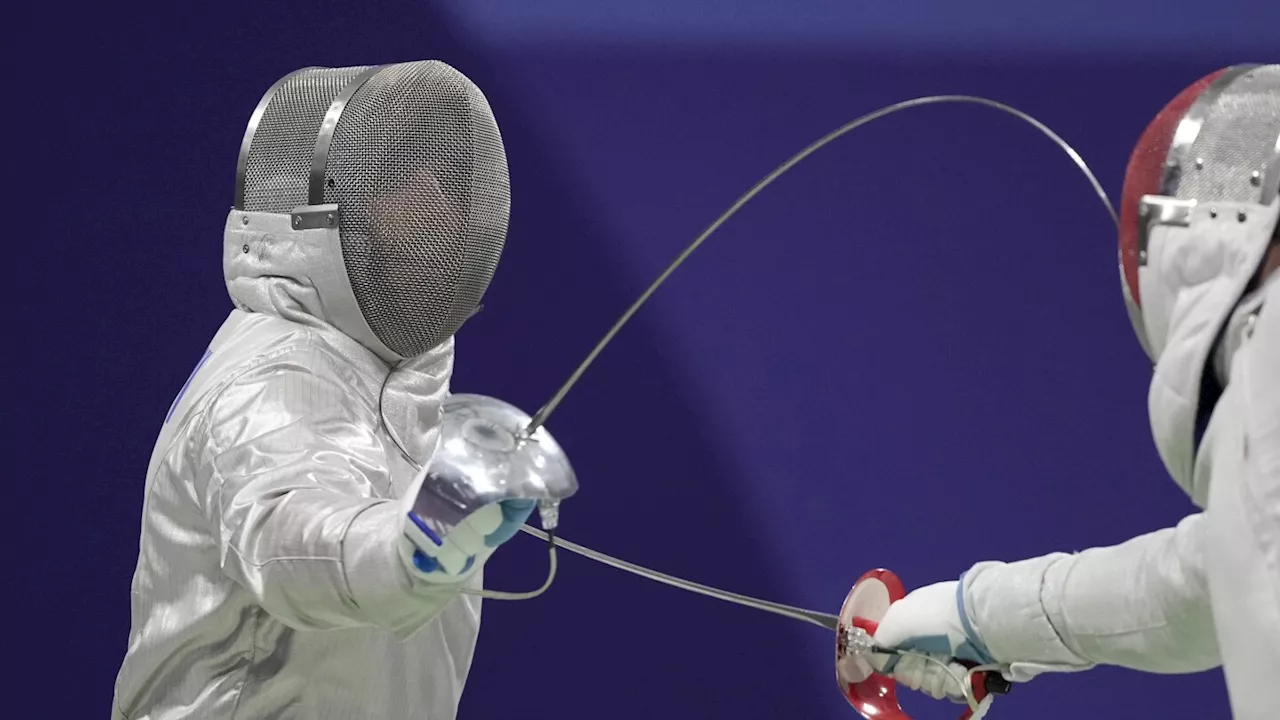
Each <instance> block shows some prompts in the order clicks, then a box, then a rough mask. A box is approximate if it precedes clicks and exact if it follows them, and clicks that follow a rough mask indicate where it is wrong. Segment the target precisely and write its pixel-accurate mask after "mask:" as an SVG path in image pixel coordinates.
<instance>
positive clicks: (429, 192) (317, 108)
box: [235, 60, 511, 359]
mask: <svg viewBox="0 0 1280 720" xmlns="http://www.w3.org/2000/svg"><path fill="white" fill-rule="evenodd" d="M510 208H511V194H510V184H509V181H508V177H507V161H506V154H505V153H504V151H503V147H502V137H501V135H500V134H499V132H498V126H497V123H496V122H495V121H494V118H493V113H492V111H491V110H490V108H489V103H488V101H487V100H486V99H485V97H484V94H483V93H481V92H480V89H479V88H477V87H476V86H475V84H474V83H472V82H471V81H470V80H468V79H467V78H466V77H465V76H464V75H463V74H462V73H460V72H458V71H457V70H455V69H454V68H452V67H450V66H448V65H446V64H445V63H442V62H439V61H434V60H431V61H423V62H410V63H401V64H395V65H382V66H372V67H348V68H305V69H302V70H299V71H297V72H294V73H292V74H290V75H287V76H285V77H284V78H282V79H281V80H280V81H278V82H277V83H276V84H275V85H274V86H273V87H272V88H271V89H270V90H268V91H267V93H266V95H265V96H264V97H263V98H262V101H261V102H260V103H259V104H258V107H257V108H256V109H255V110H254V112H253V115H252V117H251V118H250V121H249V127H248V129H247V130H246V132H245V136H244V142H243V144H242V146H241V149H240V158H239V164H238V167H237V172H236V197H235V210H240V211H246V212H250V213H252V212H264V213H277V214H288V215H290V216H291V225H292V228H293V229H294V230H296V231H300V232H306V231H311V230H327V231H329V232H321V233H310V234H309V235H308V237H314V238H316V242H326V243H332V244H333V245H334V246H335V247H332V248H325V249H324V251H325V252H331V253H333V254H334V257H335V261H336V260H337V259H338V258H340V260H341V262H340V266H342V268H343V272H344V273H345V276H346V284H349V289H350V295H351V296H352V297H353V298H354V301H355V305H356V306H358V313H351V314H350V315H351V317H349V318H347V321H346V322H345V323H344V322H343V319H342V317H341V314H338V315H339V317H337V318H335V317H329V318H326V319H327V320H329V321H330V322H332V323H333V324H334V325H335V326H337V327H338V329H339V330H342V331H343V332H344V333H346V334H347V335H350V336H352V337H354V338H356V339H357V340H361V341H362V342H364V343H365V344H366V345H374V346H375V347H374V348H373V349H374V350H375V352H378V354H380V355H382V356H384V357H387V356H393V359H394V357H399V358H409V357H413V356H415V355H419V354H421V353H423V352H426V351H427V350H430V349H431V348H433V347H435V346H436V345H438V344H440V343H441V342H443V341H445V340H446V339H448V338H449V337H450V336H452V335H453V333H454V332H455V331H456V330H457V329H458V328H459V326H461V325H462V323H463V322H464V321H465V320H466V319H467V318H468V317H470V316H471V315H472V314H473V313H474V312H475V310H476V308H477V307H478V306H479V303H480V299H481V297H482V296H483V295H484V292H485V290H486V289H487V288H488V286H489V281H490V280H491V279H492V277H493V272H494V270H495V268H496V267H497V264H498V260H499V258H500V257H501V255H502V248H503V243H504V242H505V239H506V234H507V219H508V216H509V214H510ZM335 264H339V263H336V262H335ZM345 289H346V288H343V290H345ZM344 324H345V325H348V326H350V325H361V327H344ZM378 345H381V347H376V346H378ZM388 351H389V352H388Z"/></svg>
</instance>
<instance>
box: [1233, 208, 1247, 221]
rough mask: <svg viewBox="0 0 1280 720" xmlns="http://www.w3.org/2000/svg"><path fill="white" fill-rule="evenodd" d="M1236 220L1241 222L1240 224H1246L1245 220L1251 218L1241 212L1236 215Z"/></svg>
mask: <svg viewBox="0 0 1280 720" xmlns="http://www.w3.org/2000/svg"><path fill="white" fill-rule="evenodd" d="M1236 219H1237V220H1239V221H1240V222H1244V221H1245V220H1248V219H1249V216H1248V215H1245V214H1244V211H1243V210H1241V211H1240V212H1239V213H1236Z"/></svg>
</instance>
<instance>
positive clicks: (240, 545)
mask: <svg viewBox="0 0 1280 720" xmlns="http://www.w3.org/2000/svg"><path fill="white" fill-rule="evenodd" d="M358 382H359V378H355V377H344V375H343V374H342V372H341V370H340V369H339V368H336V367H334V366H333V365H332V364H331V363H330V361H329V360H328V358H327V357H326V356H325V355H324V354H323V353H319V352H316V351H307V350H301V351H295V352H293V353H290V354H286V355H285V356H284V357H280V358H275V359H272V360H269V361H267V362H264V363H261V364H259V365H258V366H256V367H255V368H253V369H251V370H249V371H248V372H246V373H244V374H243V375H241V376H240V377H238V378H237V379H236V380H235V381H234V382H232V383H231V384H230V385H229V386H228V387H226V388H225V389H223V390H222V391H221V392H220V393H219V394H218V396H217V398H216V399H215V400H214V401H213V403H212V404H211V406H210V409H209V411H208V416H207V419H208V436H207V437H208V446H207V448H206V452H207V453H208V454H207V455H206V460H207V461H208V462H206V463H205V466H206V467H207V468H209V473H210V475H209V477H208V479H207V482H206V483H205V487H204V492H203V503H204V508H203V509H204V511H205V515H206V517H207V519H208V522H209V523H210V525H211V527H212V528H213V529H214V534H215V536H216V540H217V549H218V552H219V556H220V561H221V566H222V570H223V571H224V572H225V573H226V574H227V575H228V576H230V577H231V578H232V579H233V580H235V581H236V582H237V583H238V584H239V585H241V586H242V587H243V588H244V589H245V590H247V591H248V592H249V593H251V594H252V595H253V597H254V598H255V600H256V601H257V602H258V604H260V605H261V606H262V607H263V608H265V609H266V610H267V611H268V612H269V613H271V615H272V616H274V617H275V618H276V619H278V620H279V621H280V622H282V623H284V624H286V625H288V626H290V627H293V628H296V629H304V630H305V629H314V630H323V629H332V628H342V627H352V626H377V627H382V628H385V629H387V630H391V631H393V632H395V633H397V634H398V635H400V636H402V637H407V636H408V635H410V634H412V633H413V632H414V631H415V630H417V629H418V628H419V627H421V626H422V625H424V624H426V623H427V622H428V621H430V620H431V619H432V618H434V617H435V616H436V615H437V614H438V613H439V612H440V611H441V610H443V609H444V606H445V605H446V604H448V602H449V601H451V600H452V599H453V598H454V597H455V596H456V595H457V588H456V587H452V586H448V585H438V584H429V583H423V582H421V581H420V580H417V579H416V578H414V577H413V576H412V575H410V574H409V572H408V569H407V568H406V567H405V565H404V563H403V561H402V560H401V559H400V557H399V554H398V545H397V543H398V542H399V537H400V533H401V518H400V517H399V513H398V509H397V506H396V503H395V502H393V501H392V491H391V487H392V485H391V471H390V468H389V467H388V466H387V459H386V458H387V454H386V452H385V451H384V447H383V444H382V441H381V439H380V437H379V436H378V434H377V432H376V428H377V427H378V421H377V408H376V407H373V404H374V403H372V402H370V401H369V400H368V399H366V398H365V397H363V396H362V395H361V394H359V393H358V392H353V391H352V389H351V387H352V383H358Z"/></svg>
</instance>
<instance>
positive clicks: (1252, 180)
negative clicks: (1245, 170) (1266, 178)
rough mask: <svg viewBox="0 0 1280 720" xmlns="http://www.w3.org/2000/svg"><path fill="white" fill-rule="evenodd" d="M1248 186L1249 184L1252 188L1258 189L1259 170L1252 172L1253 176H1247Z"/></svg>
mask: <svg viewBox="0 0 1280 720" xmlns="http://www.w3.org/2000/svg"><path fill="white" fill-rule="evenodd" d="M1249 184H1250V185H1252V186H1254V187H1258V186H1259V185H1261V184H1262V171H1260V170H1254V171H1253V174H1252V175H1250V176H1249Z"/></svg>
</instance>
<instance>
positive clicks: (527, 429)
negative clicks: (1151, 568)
mask: <svg viewBox="0 0 1280 720" xmlns="http://www.w3.org/2000/svg"><path fill="white" fill-rule="evenodd" d="M941 104H969V105H979V106H983V107H988V108H992V109H995V110H998V111H1000V112H1003V113H1006V114H1008V115H1012V116H1013V117H1015V118H1018V119H1020V120H1022V121H1024V122H1026V123H1028V124H1029V125H1031V126H1032V127H1034V128H1035V129H1036V130H1039V131H1040V132H1041V133H1042V134H1043V135H1045V136H1046V137H1048V138H1049V139H1050V140H1051V141H1053V142H1054V143H1055V144H1056V145H1057V146H1058V147H1059V148H1060V149H1061V150H1062V151H1063V152H1065V153H1066V154H1067V156H1068V157H1069V158H1070V159H1071V161H1072V162H1073V163H1074V164H1075V165H1076V167H1077V168H1079V170H1080V171H1081V172H1082V173H1083V174H1084V175H1085V177H1086V178H1087V179H1088V181H1089V184H1090V185H1091V186H1092V188H1093V191H1094V193H1095V194H1096V195H1097V197H1098V199H1099V200H1100V201H1101V202H1102V204H1103V206H1104V208H1105V209H1106V210H1107V212H1108V214H1109V215H1110V217H1111V219H1112V222H1114V223H1116V224H1117V225H1119V215H1118V214H1117V212H1116V210H1115V208H1114V207H1113V206H1112V204H1111V201H1110V199H1109V198H1108V197H1107V193H1106V191H1105V190H1104V189H1103V188H1102V185H1101V183H1099V182H1098V179H1097V177H1096V176H1095V175H1094V173H1093V171H1092V170H1090V168H1089V166H1088V164H1087V163H1086V162H1085V161H1084V158H1082V157H1081V156H1080V154H1079V153H1078V152H1076V150H1075V149H1074V148H1072V147H1071V145H1070V144H1068V143H1067V142H1066V141H1065V140H1064V139H1063V138H1062V137H1060V136H1059V135H1058V134H1057V133H1055V132H1054V131H1053V130H1052V129H1050V128H1049V127H1048V126H1047V125H1045V124H1044V123H1042V122H1040V121H1039V120H1037V119H1035V118H1034V117H1032V116H1031V115H1029V114H1027V113H1025V112H1023V111H1021V110H1018V109H1017V108H1014V107H1012V106H1009V105H1006V104H1004V103H1001V102H998V101H996V100H991V99H988V98H984V97H979V96H973V95H931V96H926V97H919V98H914V99H911V100H906V101H903V102H899V103H895V104H892V105H888V106H885V107H882V108H880V109H878V110H875V111H873V112H870V113H867V114H865V115H862V116H860V117H857V118H855V119H853V120H851V121H849V122H847V123H845V124H843V125H841V126H840V127H838V128H836V129H835V130H832V131H831V132H829V133H827V134H826V135H824V136H822V137H821V138H819V139H817V140H815V141H814V142H812V143H811V144H809V145H808V146H807V147H805V148H804V149H803V150H801V151H800V152H798V153H796V154H795V155H793V156H791V157H790V158H788V159H787V160H786V161H785V162H783V163H782V164H781V165H779V166H777V167H776V168H774V169H773V170H772V171H771V172H770V173H769V174H767V175H765V176H764V177H763V178H761V179H760V180H759V181H758V182H756V183H755V185H753V186H752V187H751V188H750V189H749V190H747V191H746V192H745V193H744V194H743V195H742V196H741V197H739V198H738V199H737V200H736V201H735V202H734V203H733V204H732V205H730V206H729V208H728V209H726V210H725V211H724V212H723V213H721V214H720V215H719V217H717V218H716V219H715V221H714V222H712V223H711V224H710V225H709V226H707V227H706V229H704V230H703V231H702V232H701V233H700V234H699V235H698V236H697V237H695V238H694V239H693V241H692V242H690V243H689V244H688V245H687V246H685V248H684V249H683V250H682V251H681V252H680V253H679V254H678V255H677V256H676V257H675V259H674V260H672V261H671V263H670V264H669V265H667V267H666V268H665V269H664V270H663V271H662V273H660V274H659V275H658V276H657V278H655V279H654V280H653V282H652V283H650V284H649V286H648V287H647V288H645V290H644V292H642V293H641V294H640V296H639V297H638V298H636V300H635V301H634V302H633V303H632V304H631V305H630V306H629V307H628V308H627V309H626V310H625V311H624V312H623V313H622V315H621V317H619V318H618V320H617V321H616V322H614V323H613V325H612V326H611V327H610V328H609V330H608V331H607V332H606V333H605V334H604V336H603V337H602V338H601V339H600V341H599V342H597V343H596V345H595V346H594V347H593V348H592V349H591V351H590V352H589V353H588V354H587V356H586V358H584V359H583V360H582V362H581V363H579V365H578V366H577V367H576V368H575V369H574V371H573V372H572V373H571V374H570V375H569V377H568V379H567V380H566V381H565V382H564V383H563V384H562V385H560V387H559V388H558V389H557V390H556V392H555V393H554V394H553V395H552V396H551V398H550V399H549V400H548V401H547V402H546V403H545V404H543V405H542V406H541V407H540V408H539V409H538V411H537V412H536V413H535V414H534V415H533V416H532V417H530V416H529V415H527V414H525V413H524V412H523V411H522V410H520V409H519V408H516V407H515V406H513V405H510V404H509V403H506V402H503V401H501V400H497V399H495V398H491V397H487V396H483V395H461V394H460V395H454V396H452V397H451V398H450V399H449V400H448V401H446V403H445V406H444V422H443V427H442V429H441V438H442V439H441V444H440V451H438V452H437V453H436V454H435V455H434V456H432V459H431V461H430V463H429V465H428V467H427V468H426V469H425V473H424V477H423V484H422V489H423V490H424V491H427V492H429V493H432V494H435V495H437V496H440V497H444V498H451V499H455V500H457V499H459V498H461V502H460V503H459V504H461V505H466V506H473V507H479V506H482V505H484V504H487V503H492V502H497V501H501V500H509V499H526V500H534V501H536V502H537V504H538V515H539V523H540V525H541V526H542V529H541V530H539V529H537V528H535V527H533V526H531V525H527V524H526V525H524V526H523V527H522V528H521V529H522V530H523V531H524V532H525V533H527V534H529V535H532V536H534V537H537V538H540V539H542V540H544V541H546V542H547V548H548V554H549V556H550V566H549V570H548V575H547V578H546V580H545V582H544V583H543V584H542V586H541V587H539V588H538V589H536V590H533V591H530V592H523V593H511V592H500V591H494V590H470V589H467V590H464V591H463V592H466V593H469V594H475V595H480V596H482V597H485V598H490V599H495V600H527V599H530V598H534V597H537V596H539V595H541V594H542V593H544V592H545V591H546V590H547V589H548V588H549V587H550V586H551V584H552V582H553V580H554V577H555V573H556V569H557V563H556V549H557V547H561V548H564V549H566V550H568V551H570V552H572V553H574V554H577V555H580V556H582V557H586V558H589V559H591V560H593V561H596V562H600V563H603V564H605V565H608V566H610V567H614V568H617V569H620V570H623V571H625V572H629V573H632V574H634V575H637V576H640V577H643V578H646V579H648V580H652V581H655V582H659V583H662V584H665V585H669V586H671V587H676V588H679V589H681V590H685V591H687V592H692V593H696V594H699V595H703V596H705V597H710V598H714V599H717V600H721V601H724V602H729V603H733V604H736V605H740V606H743V607H748V608H752V609H755V610H759V611H762V612H768V613H771V614H774V615H780V616H783V617H788V618H791V619H793V620H798V621H801V622H805V623H808V624H811V625H816V626H818V627H822V628H824V629H826V630H828V631H834V633H835V634H836V642H837V668H838V671H837V676H838V679H839V681H840V682H841V689H842V691H843V692H844V693H845V696H846V698H847V699H849V701H850V703H851V704H853V705H854V707H855V708H857V709H858V710H859V712H862V713H863V714H864V715H866V716H868V717H871V716H873V715H874V714H875V713H876V712H881V711H883V710H884V708H882V707H879V706H877V705H875V704H874V703H873V704H872V705H867V704H866V698H861V696H860V695H859V694H858V693H859V692H863V691H866V692H871V693H872V694H873V695H874V694H875V693H877V692H879V693H880V694H879V696H878V697H879V698H880V700H876V701H875V702H882V701H883V698H884V696H885V695H886V693H885V692H882V691H883V687H882V686H880V685H874V686H872V685H866V683H875V682H884V681H887V682H889V683H892V681H891V680H889V679H887V678H884V676H881V675H878V674H876V673H874V671H873V670H872V669H870V667H871V666H870V665H869V662H870V661H869V658H871V657H873V656H874V655H876V654H904V653H902V652H899V651H895V650H887V649H885V648H878V647H876V646H875V644H874V642H873V641H872V640H871V635H872V634H873V632H869V631H868V630H867V629H866V627H864V626H863V625H865V624H866V622H870V621H874V620H877V619H878V618H869V617H868V615H869V614H871V615H874V614H876V613H877V612H878V613H879V615H883V612H884V611H885V610H886V609H887V607H888V604H889V603H891V602H892V601H893V600H895V599H896V598H892V597H889V595H892V593H889V594H886V595H885V600H884V602H883V603H881V604H880V605H878V606H875V607H874V608H872V610H874V612H870V611H868V610H867V608H860V609H858V612H857V613H856V614H853V615H849V616H848V617H845V616H844V615H845V613H844V612H843V611H842V615H840V616H837V615H832V614H829V613H823V612H819V611H816V610H810V609H806V608H800V607H794V606H790V605H783V604H781V603H776V602H772V601H769V600H763V599H759V598H754V597H750V596H747V595H742V594H739V593H734V592H730V591H727V590H722V589H719V588H714V587H711V586H709V585H703V584H701V583H696V582H693V581H691V580H686V579H683V578H679V577H675V576H673V575H668V574H666V573H662V572H659V571H657V570H653V569H650V568H646V567H644V566H641V565H637V564H635V563H631V562H628V561H626V560H622V559H619V558H616V557H613V556H610V555H607V554H605V553H602V552H599V551H597V550H593V549H591V548H589V547H586V546H584V545H580V544H577V543H573V542H570V541H568V540H565V539H563V538H560V537H558V536H557V530H558V527H559V523H560V508H561V504H562V502H563V501H564V500H566V499H568V498H569V497H572V496H573V495H574V493H576V492H577V489H578V480H577V477H576V475H575V474H574V471H573V468H572V466H571V465H570V464H569V461H568V458H567V457H566V455H565V453H564V451H563V450H562V449H561V448H560V446H559V445H558V444H557V443H556V442H555V440H554V438H552V436H551V435H550V433H549V432H547V430H546V427H545V425H546V423H547V421H548V420H549V419H550V418H551V416H552V415H553V414H554V413H555V411H556V410H557V409H558V408H559V407H560V404H561V403H562V402H563V401H564V399H565V397H566V396H567V395H568V394H569V391H570V390H572V389H573V387H574V386H575V385H576V384H577V382H578V381H579V380H580V379H581V378H582V376H583V375H584V374H585V373H586V371H587V370H588V369H589V368H590V367H591V365H592V364H593V363H594V362H595V361H596V359H597V358H598V357H599V356H600V354H601V353H602V352H603V351H604V350H605V348H606V347H608V345H609V343H610V342H612V341H613V339H614V338H615V337H616V336H617V335H618V333H619V332H620V331H621V330H622V328H623V327H624V326H625V325H626V324H627V322H628V321H630V320H631V318H632V317H633V316H635V314H636V313H637V312H638V311H639V310H640V309H641V308H642V307H643V306H644V304H645V303H646V302H647V301H648V300H649V298H650V297H652V296H653V294H654V293H655V292H656V291H657V290H658V288H660V287H661V286H662V285H663V283H665V282H666V281H667V280H668V279H669V278H670V277H671V276H672V274H674V273H675V271H676V270H677V269H678V268H679V267H680V266H681V265H682V264H684V262H685V261H686V260H687V259H688V258H689V257H690V256H691V255H692V254H693V253H694V252H695V251H696V250H697V249H698V248H699V247H701V246H702V244H703V243H705V242H706V241H707V239H708V238H710V237H711V236H712V235H713V234H714V233H715V232H716V231H718V230H719V229H720V228H721V227H722V226H723V225H724V224H725V223H726V222H728V220H729V219H730V218H732V217H733V216H734V215H736V214H737V213H738V211H739V210H741V209H742V208H743V207H744V206H745V205H746V204H747V203H748V202H750V201H751V200H752V199H753V198H754V197H756V196H757V195H759V194H760V193H761V192H762V191H763V190H764V189H765V188H767V187H769V186H770V185H771V184H773V183H774V182H775V181H776V180H778V179H779V178H780V177H782V176H783V175H784V174H786V173H787V172H788V171H790V170H791V169H792V168H794V167H795V166H796V165H798V164H800V163H801V162H802V161H804V160H805V159H806V158H808V157H809V156H811V155H813V154H814V153H816V152H817V151H819V150H821V149H822V148H824V147H826V146H827V145H829V144H831V143H832V142H834V141H835V140H837V139H839V138H841V137H843V136H844V135H846V134H848V133H849V132H852V131H853V130H856V129H858V128H860V127H862V126H863V125H866V124H867V123H870V122H872V121H874V120H877V119H880V118H883V117H886V116H889V115H892V114H894V113H897V112H900V111H903V110H908V109H913V108H919V107H925V106H929V105H941ZM1117 267H1119V264H1118V263H1117ZM874 572H879V573H884V572H887V571H874ZM888 575H890V576H892V573H889V574H888ZM893 579H894V581H895V582H897V580H896V576H893ZM868 583H871V584H873V585H874V583H881V584H883V578H882V577H880V576H877V577H876V578H870V574H868V575H866V576H864V577H863V579H862V580H860V581H859V583H858V584H856V585H855V587H854V589H853V590H851V591H850V595H849V598H847V599H846V603H845V605H846V610H847V609H848V607H849V606H850V604H851V603H853V604H854V605H855V606H856V605H859V603H858V602H855V601H854V596H855V595H858V593H859V587H862V588H864V589H865V588H866V587H868ZM896 587H897V589H898V590H901V584H900V582H899V583H898V585H897V586H896ZM862 592H863V595H860V597H865V592H867V591H865V590H864V591H862ZM899 596H900V595H899ZM863 602H865V601H863ZM859 623H862V625H860V624H859ZM925 657H927V658H929V659H930V660H931V661H933V662H938V663H941V664H943V665H944V667H946V669H947V671H948V672H953V673H955V672H957V671H956V670H955V668H952V667H950V666H947V665H946V663H943V662H942V661H940V660H937V659H936V658H932V657H930V656H925ZM855 661H857V662H861V663H862V665H859V666H858V667H859V668H860V671H859V672H862V673H865V677H862V678H861V679H856V681H855V678H854V676H855V675H858V674H859V673H854V674H852V675H851V674H850V668H851V667H853V666H851V665H849V663H850V662H855ZM842 663H844V664H843V665H842ZM855 664H856V663H855ZM841 668H843V669H841ZM992 669H993V668H988V667H982V668H968V669H967V671H966V677H965V678H964V679H965V680H966V681H967V682H963V683H962V686H963V687H965V688H966V696H965V700H966V702H967V704H968V705H969V709H968V710H967V711H966V715H965V716H964V717H966V718H974V719H976V718H979V717H981V716H982V714H984V713H985V712H986V707H987V706H989V704H990V694H991V693H1000V692H1007V690H1008V687H1007V683H1003V679H1002V678H1000V676H999V675H998V674H997V673H992V672H990V671H991V670H992ZM961 670H965V669H964V668H961ZM877 678H878V679H879V680H877ZM860 683H861V684H860ZM859 688H861V690H859ZM877 688H879V689H878V690H877ZM887 695H888V697H889V699H891V700H892V693H887ZM859 698H861V699H859ZM860 703H862V704H860ZM893 703H894V704H896V700H894V701H893ZM899 712H900V709H899ZM868 713H870V714H868Z"/></svg>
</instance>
